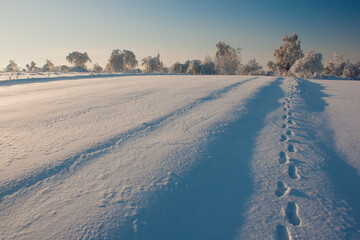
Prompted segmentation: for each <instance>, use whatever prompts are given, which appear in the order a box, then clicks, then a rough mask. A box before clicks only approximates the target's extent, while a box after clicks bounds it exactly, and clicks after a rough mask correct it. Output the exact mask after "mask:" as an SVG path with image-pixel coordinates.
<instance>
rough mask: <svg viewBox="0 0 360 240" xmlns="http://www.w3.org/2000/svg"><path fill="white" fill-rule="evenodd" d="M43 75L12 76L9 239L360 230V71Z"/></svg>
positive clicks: (0, 94)
mask: <svg viewBox="0 0 360 240" xmlns="http://www.w3.org/2000/svg"><path fill="white" fill-rule="evenodd" d="M31 76H32V77H34V78H30V77H29V78H25V79H18V80H8V75H2V76H1V77H2V79H3V80H2V81H0V128H1V135H0V213H1V214H0V236H1V238H2V239H280V240H284V239H359V238H360V230H359V229H360V227H359V226H360V203H359V202H360V201H358V199H359V198H360V187H359V186H358V183H359V182H360V177H359V174H360V164H359V161H358V159H360V151H359V150H358V149H360V126H359V122H360V121H359V120H360V111H359V110H360V109H359V108H360V107H359V104H358V103H359V102H360V101H359V100H360V99H359V94H358V93H359V91H360V85H359V83H358V82H355V81H335V80H308V79H296V78H276V77H250V76H248V77H241V76H195V75H192V76H181V75H133V76H132V75H130V76H121V75H105V74H102V75H89V74H87V75H85V74H82V75H74V74H68V75H65V76H64V75H59V76H54V77H52V78H48V77H46V76H45V75H41V74H39V75H31ZM18 77H19V76H18ZM21 77H22V75H20V78H21Z"/></svg>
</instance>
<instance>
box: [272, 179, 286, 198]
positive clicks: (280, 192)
mask: <svg viewBox="0 0 360 240" xmlns="http://www.w3.org/2000/svg"><path fill="white" fill-rule="evenodd" d="M288 192H289V187H288V186H286V184H285V183H283V182H281V181H279V182H278V183H277V189H276V190H275V195H276V196H278V197H283V196H285V195H286V194H287V193H288Z"/></svg>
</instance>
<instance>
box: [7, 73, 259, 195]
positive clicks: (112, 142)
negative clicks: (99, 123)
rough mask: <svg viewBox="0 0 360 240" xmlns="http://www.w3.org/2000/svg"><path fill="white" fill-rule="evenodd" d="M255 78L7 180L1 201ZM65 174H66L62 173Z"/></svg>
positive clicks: (72, 168) (87, 161)
mask: <svg viewBox="0 0 360 240" xmlns="http://www.w3.org/2000/svg"><path fill="white" fill-rule="evenodd" d="M254 79H256V78H250V79H247V80H244V81H241V82H237V83H234V84H232V85H229V86H226V87H224V88H222V89H219V90H216V91H214V92H212V93H210V94H209V95H208V96H206V97H203V98H199V99H197V100H196V101H194V102H192V103H190V104H188V105H186V106H183V107H181V108H179V109H176V110H174V111H173V112H170V113H168V114H166V115H164V116H162V117H159V118H156V119H153V120H152V121H149V122H144V123H143V124H142V125H140V126H138V127H136V128H134V129H131V130H129V131H128V132H126V133H121V134H119V135H116V136H114V137H113V138H111V139H108V140H107V141H105V142H101V143H97V144H95V145H94V146H91V147H90V148H88V149H86V150H84V151H82V152H80V153H77V154H75V155H74V156H72V157H70V158H67V159H64V160H62V161H60V162H59V163H56V164H53V165H50V166H47V167H46V168H43V169H41V170H39V169H38V170H37V172H36V173H34V174H29V175H28V176H26V177H24V178H22V179H17V180H13V181H10V182H7V183H5V184H1V186H0V202H1V200H2V199H3V198H4V197H5V196H8V195H11V194H13V193H15V192H17V191H19V190H21V189H23V188H28V187H31V186H32V185H35V184H36V183H38V182H40V181H42V180H44V179H46V178H50V177H52V176H54V175H56V174H59V173H60V172H62V171H64V170H65V171H69V172H74V171H77V170H78V169H80V168H81V167H82V166H83V165H84V164H87V163H89V162H90V161H92V160H94V159H98V158H99V157H100V156H101V155H105V154H107V153H109V152H110V151H111V149H112V148H113V147H114V146H120V145H121V144H123V143H124V142H126V141H128V140H129V139H130V138H132V137H135V136H137V135H146V134H147V133H148V132H149V131H154V130H155V129H157V128H158V127H160V126H161V125H162V124H164V123H165V122H166V121H168V120H169V119H171V118H176V117H178V116H179V115H182V114H185V113H186V112H187V111H189V110H191V109H193V108H195V107H197V106H199V105H201V104H204V103H205V102H208V101H215V100H216V99H219V98H221V97H222V96H223V95H225V94H227V93H228V92H230V91H231V90H233V89H234V88H237V87H239V86H241V85H242V84H245V83H247V82H249V81H251V80H254ZM62 174H63V175H64V174H65V173H62Z"/></svg>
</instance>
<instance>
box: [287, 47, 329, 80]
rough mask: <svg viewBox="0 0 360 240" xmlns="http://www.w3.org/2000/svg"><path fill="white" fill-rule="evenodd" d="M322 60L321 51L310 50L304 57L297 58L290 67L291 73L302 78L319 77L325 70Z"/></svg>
mask: <svg viewBox="0 0 360 240" xmlns="http://www.w3.org/2000/svg"><path fill="white" fill-rule="evenodd" d="M321 61H322V54H321V53H316V52H315V51H312V50H309V51H308V52H307V53H306V55H305V56H304V57H303V58H300V59H298V60H296V62H295V63H294V64H293V65H292V67H291V68H290V70H289V74H290V75H293V76H296V77H302V78H311V77H318V76H320V75H321V74H322V72H323V71H324V66H323V64H322V62H321Z"/></svg>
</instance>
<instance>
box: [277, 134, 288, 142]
mask: <svg viewBox="0 0 360 240" xmlns="http://www.w3.org/2000/svg"><path fill="white" fill-rule="evenodd" d="M287 139H288V138H287V136H285V135H281V137H280V140H279V141H280V142H285V141H286V140H287Z"/></svg>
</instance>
